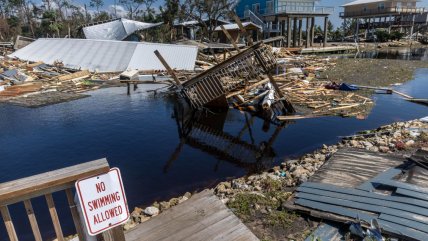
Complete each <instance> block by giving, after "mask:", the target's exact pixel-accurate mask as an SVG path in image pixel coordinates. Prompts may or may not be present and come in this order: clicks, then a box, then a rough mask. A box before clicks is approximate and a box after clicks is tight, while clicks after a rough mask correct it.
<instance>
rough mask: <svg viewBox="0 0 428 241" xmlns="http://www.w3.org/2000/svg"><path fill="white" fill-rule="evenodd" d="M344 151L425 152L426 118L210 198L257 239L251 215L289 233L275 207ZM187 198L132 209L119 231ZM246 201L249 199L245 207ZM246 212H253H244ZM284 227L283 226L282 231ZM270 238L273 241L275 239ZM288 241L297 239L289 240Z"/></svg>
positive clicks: (329, 149)
mask: <svg viewBox="0 0 428 241" xmlns="http://www.w3.org/2000/svg"><path fill="white" fill-rule="evenodd" d="M347 147H353V148H359V149H366V150H369V151H373V152H381V153H391V154H394V155H401V156H402V155H407V154H410V153H412V152H413V151H415V150H416V149H418V148H423V149H428V118H424V119H418V120H411V121H406V122H396V123H393V124H390V125H385V126H381V127H379V128H377V129H375V130H370V131H363V132H360V133H358V134H357V135H353V136H349V137H344V138H343V139H342V141H341V142H339V143H337V144H335V145H330V146H327V145H323V146H322V148H320V149H318V150H316V151H314V152H312V153H310V154H305V155H303V156H301V157H300V158H298V159H295V160H287V161H284V162H283V163H282V164H281V165H280V166H275V167H273V168H271V169H270V170H268V171H265V172H263V173H260V174H253V175H250V176H245V177H240V178H236V179H233V180H231V181H224V182H221V183H219V184H218V185H217V186H216V187H215V188H214V193H215V194H216V195H217V196H218V197H219V198H220V199H221V200H222V201H223V203H225V204H226V205H228V206H229V208H231V209H232V210H233V211H234V212H235V214H237V216H238V217H240V218H241V219H243V221H244V222H245V223H246V224H247V225H248V226H250V229H252V231H253V232H255V234H256V235H257V236H258V237H259V238H265V235H264V234H260V230H257V228H254V227H252V226H251V225H249V223H254V221H255V219H257V217H256V218H254V217H253V218H251V215H254V214H255V213H256V212H257V210H259V211H260V212H261V213H263V214H266V215H267V216H266V217H269V218H272V219H269V218H263V219H266V220H264V221H262V222H266V223H263V225H262V226H263V227H264V228H266V225H269V224H274V226H276V224H277V222H279V223H280V224H281V225H283V226H282V227H283V228H286V229H287V230H288V229H289V228H290V226H288V225H291V223H292V222H294V220H297V216H296V215H291V214H290V215H288V214H287V216H285V217H284V216H278V213H277V212H278V210H277V209H278V208H279V207H281V202H282V201H285V200H286V199H287V198H288V197H289V196H290V195H291V193H292V191H293V190H294V188H295V187H297V186H298V185H299V184H301V183H303V182H305V181H307V180H308V178H309V177H311V176H312V175H314V174H315V172H316V171H317V170H318V169H319V168H320V167H321V166H322V165H323V164H324V163H325V162H326V161H327V160H328V159H329V158H330V157H331V156H332V155H333V154H334V153H336V152H337V151H338V150H339V149H341V148H347ZM190 197H191V193H189V192H187V193H186V194H184V195H183V196H180V197H178V198H172V199H170V200H169V201H163V202H155V203H154V204H153V205H151V206H149V207H147V208H145V209H143V208H139V207H136V208H135V209H134V211H133V212H132V214H131V218H130V220H128V222H127V223H126V224H125V226H124V229H125V230H129V229H131V228H134V227H135V226H137V225H138V224H139V223H143V222H145V221H147V220H149V219H150V218H151V217H154V216H156V215H158V214H159V213H161V212H163V211H165V210H167V209H169V208H170V207H172V206H175V205H177V204H179V203H182V202H184V201H186V200H187V199H189V198H190ZM246 198H250V201H249V200H247V199H246ZM252 201H254V202H252ZM247 206H249V207H247ZM243 207H245V208H247V209H245V208H243ZM248 209H254V210H256V211H253V210H250V211H249V210H248ZM280 211H281V210H280ZM282 211H283V213H286V212H287V211H286V210H282ZM272 213H274V215H273V214H272ZM279 214H281V212H279ZM256 216H257V215H256ZM277 216H278V217H279V219H278V217H277ZM259 218H260V217H259ZM296 222H297V221H296ZM285 224H286V226H284V225H285ZM297 232H299V233H300V235H302V233H305V232H304V230H299V229H298V230H297ZM274 236H275V235H274ZM270 238H271V239H274V240H275V237H273V238H272V237H270ZM289 238H297V239H299V237H296V236H295V235H292V236H291V237H289ZM300 238H302V237H300Z"/></svg>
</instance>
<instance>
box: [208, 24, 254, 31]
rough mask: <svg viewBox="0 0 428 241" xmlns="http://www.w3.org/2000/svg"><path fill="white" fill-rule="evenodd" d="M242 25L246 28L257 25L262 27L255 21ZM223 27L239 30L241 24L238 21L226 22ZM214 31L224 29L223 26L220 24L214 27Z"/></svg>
mask: <svg viewBox="0 0 428 241" xmlns="http://www.w3.org/2000/svg"><path fill="white" fill-rule="evenodd" d="M242 25H243V26H244V28H247V27H255V28H259V29H262V27H260V26H259V25H257V24H255V23H253V22H243V23H242ZM223 27H224V28H225V29H226V30H238V29H239V26H238V24H236V23H230V24H225V25H223ZM214 31H222V30H221V27H220V26H218V27H216V28H215V29H214Z"/></svg>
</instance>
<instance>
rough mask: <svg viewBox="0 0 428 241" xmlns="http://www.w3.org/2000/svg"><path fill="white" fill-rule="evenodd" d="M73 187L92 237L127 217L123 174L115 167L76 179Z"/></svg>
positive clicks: (125, 219) (121, 222) (119, 223)
mask: <svg viewBox="0 0 428 241" xmlns="http://www.w3.org/2000/svg"><path fill="white" fill-rule="evenodd" d="M75 185H76V190H77V194H78V197H79V201H80V205H81V207H82V212H83V215H84V219H85V223H86V228H87V230H88V233H89V234H90V235H92V236H95V235H97V234H99V233H102V232H104V231H107V230H109V229H111V228H114V227H116V226H119V225H121V224H123V223H125V222H126V221H127V220H128V219H129V216H130V214H129V210H128V204H127V202H126V196H125V191H124V188H123V183H122V177H121V175H120V170H119V169H118V168H112V169H110V171H109V172H108V173H106V174H102V175H99V176H94V177H90V178H85V179H82V180H78V181H77V182H76V184H75Z"/></svg>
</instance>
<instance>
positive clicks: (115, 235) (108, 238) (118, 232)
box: [103, 225, 125, 241]
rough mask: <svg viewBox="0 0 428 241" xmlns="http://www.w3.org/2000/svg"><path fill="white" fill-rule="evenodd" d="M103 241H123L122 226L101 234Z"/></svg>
mask: <svg viewBox="0 0 428 241" xmlns="http://www.w3.org/2000/svg"><path fill="white" fill-rule="evenodd" d="M103 238H104V241H125V234H124V233H123V228H122V225H120V226H117V227H114V228H112V229H110V230H108V231H106V232H104V233H103Z"/></svg>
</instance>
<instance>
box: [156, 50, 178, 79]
mask: <svg viewBox="0 0 428 241" xmlns="http://www.w3.org/2000/svg"><path fill="white" fill-rule="evenodd" d="M155 55H156V57H158V59H159V61H160V62H161V63H162V64H163V66H164V67H165V69H166V70H167V71H168V74H169V75H171V76H172V78H173V79H174V81H175V83H176V84H177V86H181V82H180V80H179V79H178V78H177V76H176V75H175V72H174V70H172V68H171V67H170V66H169V64H168V63H167V62H166V60H165V59H164V58H163V57H162V55H161V54H160V53H159V51H158V50H155Z"/></svg>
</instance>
